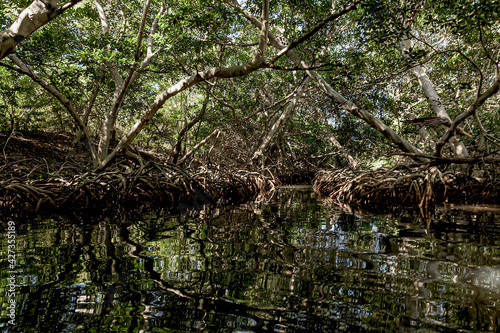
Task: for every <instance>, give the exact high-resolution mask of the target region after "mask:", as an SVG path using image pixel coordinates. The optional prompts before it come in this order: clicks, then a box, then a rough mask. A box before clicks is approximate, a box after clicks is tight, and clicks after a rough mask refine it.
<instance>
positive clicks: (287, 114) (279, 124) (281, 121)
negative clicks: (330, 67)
mask: <svg viewBox="0 0 500 333" xmlns="http://www.w3.org/2000/svg"><path fill="white" fill-rule="evenodd" d="M310 81H311V80H310V78H309V77H307V78H306V79H305V80H304V82H303V83H302V85H301V86H300V87H299V89H297V92H296V93H295V96H294V97H293V98H292V100H291V101H290V103H289V104H288V105H287V107H286V108H285V111H284V112H283V114H282V115H281V116H280V117H279V118H278V120H276V122H275V123H274V125H273V126H272V127H271V130H270V131H269V133H267V135H266V136H265V137H264V139H263V140H262V143H261V144H260V145H259V147H258V148H257V150H256V151H255V152H254V154H253V156H252V160H256V159H257V158H259V157H261V158H264V151H265V150H266V149H267V148H268V147H269V145H270V144H271V143H272V139H273V137H274V136H275V135H276V133H278V131H280V130H282V129H284V126H286V124H287V123H288V121H289V119H290V118H291V117H292V116H293V112H294V110H295V107H296V105H297V103H298V101H299V100H300V98H302V95H303V94H304V91H305V90H306V88H307V86H308V85H309V82H310ZM263 164H264V163H263Z"/></svg>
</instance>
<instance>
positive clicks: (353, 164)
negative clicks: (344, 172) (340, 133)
mask: <svg viewBox="0 0 500 333" xmlns="http://www.w3.org/2000/svg"><path fill="white" fill-rule="evenodd" d="M316 111H317V112H318V114H319V115H320V117H321V119H323V122H324V123H325V129H326V134H327V135H328V141H330V143H331V144H332V146H333V147H335V148H337V149H338V150H339V151H340V153H341V154H342V155H343V156H344V158H345V159H346V160H347V163H349V167H350V168H351V169H356V168H357V167H358V162H356V160H355V159H354V157H352V156H351V155H350V154H349V153H348V152H347V151H346V150H345V149H344V147H342V145H341V144H340V142H339V141H338V140H337V138H336V137H335V135H334V134H333V132H332V130H331V128H330V124H329V123H328V119H327V118H326V115H325V113H324V112H323V111H322V110H320V109H319V108H317V109H316Z"/></svg>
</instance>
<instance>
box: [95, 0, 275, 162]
mask: <svg viewBox="0 0 500 333" xmlns="http://www.w3.org/2000/svg"><path fill="white" fill-rule="evenodd" d="M262 20H263V22H264V23H263V24H262V25H261V27H262V29H261V33H260V35H259V47H258V50H257V52H256V55H255V57H254V59H253V60H252V61H251V62H249V63H247V64H245V65H242V66H237V67H230V68H210V69H207V70H205V71H203V72H198V73H196V74H193V75H191V76H189V77H188V78H186V79H183V80H181V81H179V82H178V83H177V84H175V85H173V86H171V87H170V88H168V89H167V90H166V91H164V92H163V93H162V94H160V96H158V97H157V98H156V100H155V101H154V102H153V104H152V105H151V106H150V107H149V109H148V111H147V112H146V113H145V114H144V115H143V116H142V117H141V119H139V120H138V121H137V122H136V123H135V124H134V125H133V126H132V127H131V128H130V130H129V131H128V132H127V133H126V134H125V135H124V136H123V137H122V139H121V140H120V142H118V144H117V145H116V147H115V148H114V149H113V150H112V151H111V152H110V153H109V154H108V155H107V156H106V158H105V159H104V160H103V161H101V163H100V164H99V166H98V168H97V169H99V170H100V169H102V168H104V167H105V166H106V165H107V164H108V163H109V162H110V161H111V160H112V159H113V158H114V157H115V156H116V154H117V153H118V152H119V151H121V150H123V149H127V147H128V146H129V145H130V143H131V142H132V141H133V140H134V139H135V138H136V136H137V135H138V134H139V133H140V131H141V130H142V129H143V128H144V126H146V125H147V124H148V123H149V121H151V119H152V118H153V116H154V115H155V113H156V112H157V111H158V110H159V109H160V108H161V107H162V106H163V104H164V103H165V102H166V101H167V100H168V99H170V98H171V97H172V96H175V95H177V94H178V93H180V92H182V91H184V90H186V89H187V88H189V87H192V86H193V85H195V84H197V83H200V82H203V81H206V80H210V79H212V78H215V77H218V78H230V77H237V76H244V75H247V74H249V73H252V72H254V71H256V70H258V69H259V68H262V67H263V66H264V65H265V64H264V60H265V53H266V48H267V40H268V27H269V1H268V0H263V1H262Z"/></svg>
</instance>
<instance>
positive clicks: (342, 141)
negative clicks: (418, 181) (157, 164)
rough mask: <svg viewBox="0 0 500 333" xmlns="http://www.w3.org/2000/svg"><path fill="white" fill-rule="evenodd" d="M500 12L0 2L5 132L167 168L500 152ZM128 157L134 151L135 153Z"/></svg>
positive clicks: (229, 0)
mask: <svg viewBox="0 0 500 333" xmlns="http://www.w3.org/2000/svg"><path fill="white" fill-rule="evenodd" d="M498 13H500V1H497V0H478V1H468V0H458V1H446V0H439V1H425V0H424V1H422V0H404V1H399V0H398V1H396V0H389V1H379V0H354V1H352V0H348V1H344V0H339V1H336V0H334V1H321V0H320V1H276V2H271V3H269V2H268V1H266V0H264V1H262V2H260V1H252V0H249V1H236V0H226V1H213V0H211V1H206V0H194V1H183V0H166V1H162V0H145V1H134V0H133V1H122V0H109V1H106V0H94V1H90V0H83V1H71V2H64V1H54V0H52V1H41V0H37V1H32V2H31V1H21V0H18V1H10V2H9V3H6V2H2V4H1V8H0V22H1V25H2V28H1V30H3V31H2V33H1V36H0V50H1V52H2V53H1V54H0V56H1V57H2V58H3V60H1V62H0V65H1V67H0V75H1V80H0V108H1V110H2V112H0V130H2V131H10V130H16V131H23V130H31V131H32V130H52V131H54V130H56V131H74V133H75V137H76V140H75V144H77V142H78V141H79V140H81V137H82V133H83V135H84V138H86V139H82V140H84V141H85V142H87V145H88V147H89V154H91V156H92V160H93V165H94V167H96V168H104V167H106V166H107V165H108V164H109V163H110V161H112V160H113V158H114V157H115V156H116V155H117V154H120V153H128V154H129V155H130V156H134V155H135V154H134V153H133V152H132V149H131V148H132V146H133V145H136V144H138V145H141V146H147V147H150V148H151V149H154V150H157V151H161V152H164V153H168V154H169V156H170V160H171V161H172V162H174V163H181V164H186V165H187V164H189V163H198V162H199V161H204V162H205V163H212V162H216V163H219V164H223V165H225V166H228V167H234V168H240V167H247V168H250V167H251V166H252V165H253V166H254V167H256V168H266V167H268V166H272V167H273V168H277V169H279V170H282V171H283V170H286V169H289V168H297V167H302V168H308V167H309V166H313V167H317V166H320V167H325V166H329V165H330V166H332V165H333V166H350V167H352V168H356V167H358V166H359V165H361V166H374V165H375V166H376V165H385V164H391V163H394V162H395V161H400V160H401V159H404V158H408V157H402V156H401V155H398V156H395V155H394V154H398V153H406V155H407V156H411V157H412V158H413V159H414V160H417V161H426V160H428V159H429V158H430V157H429V156H431V155H436V156H447V157H462V158H464V157H468V156H476V157H477V156H490V155H492V154H493V155H495V154H497V153H496V152H497V151H498V148H499V134H500V133H499V131H500V126H499V117H498V107H499V100H498V95H497V92H498V88H499V80H500V77H499V69H498V65H499V64H498V62H499V52H500V49H499V46H500V44H499V41H500V38H499V37H500V23H499V17H498V15H500V14H498ZM131 145H132V146H131Z"/></svg>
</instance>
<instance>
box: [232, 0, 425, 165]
mask: <svg viewBox="0 0 500 333" xmlns="http://www.w3.org/2000/svg"><path fill="white" fill-rule="evenodd" d="M227 1H228V2H229V3H230V5H231V6H233V7H234V8H235V9H237V10H238V11H239V12H241V13H242V14H243V15H244V16H245V17H246V18H247V19H248V20H249V21H250V22H251V23H252V24H253V25H254V26H255V27H257V28H259V29H260V28H261V27H262V23H261V22H260V21H259V20H258V19H257V18H256V17H255V16H253V15H252V14H251V13H250V12H248V11H247V10H244V9H243V8H242V7H241V6H240V5H239V4H238V2H237V1H236V0H227ZM269 41H270V43H271V45H272V46H273V47H275V48H277V49H278V50H280V52H279V54H282V53H283V52H284V51H287V52H286V55H287V56H288V58H289V59H290V60H292V62H294V63H295V64H296V65H297V66H299V67H302V68H309V66H308V64H307V63H306V62H304V61H302V60H301V59H300V58H299V56H298V55H297V53H295V51H293V50H288V49H287V48H285V46H284V45H283V44H282V43H281V42H280V41H279V40H278V39H277V38H276V37H275V36H274V34H273V33H271V32H269ZM306 73H307V74H308V75H309V76H310V77H311V78H312V79H313V80H315V81H316V83H317V84H318V86H319V87H320V89H321V90H322V91H323V92H324V93H325V94H326V95H327V96H328V97H329V98H331V99H332V100H333V101H335V102H336V103H338V104H340V105H341V106H342V108H344V109H345V110H347V111H349V112H350V113H352V114H353V115H354V116H356V117H358V118H361V119H362V120H364V121H365V122H366V123H367V124H368V125H370V126H371V127H373V128H375V129H376V130H377V131H379V132H380V133H382V135H384V136H385V137H386V138H387V139H388V140H389V141H390V142H392V143H394V144H395V145H396V146H398V147H399V148H400V149H401V150H402V151H404V152H409V153H414V154H421V152H420V150H419V149H417V148H416V147H414V146H413V145H412V144H410V143H409V142H408V141H406V140H405V139H404V138H402V137H400V136H399V135H398V134H397V133H396V132H395V131H394V130H392V129H391V128H390V127H388V126H387V125H385V124H384V123H383V122H382V121H380V120H379V119H377V118H375V116H373V115H372V114H371V113H370V112H368V111H367V110H362V109H360V108H359V107H358V106H357V105H356V104H354V103H353V102H352V101H350V100H348V99H346V98H345V97H344V96H342V95H341V94H339V93H338V92H336V91H335V90H333V88H332V87H331V86H330V85H329V84H328V83H327V82H326V81H325V79H323V78H322V77H321V76H320V75H319V74H318V73H316V72H315V71H313V70H306ZM414 158H415V159H416V160H418V161H420V162H428V161H429V160H428V159H425V158H420V157H414Z"/></svg>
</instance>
